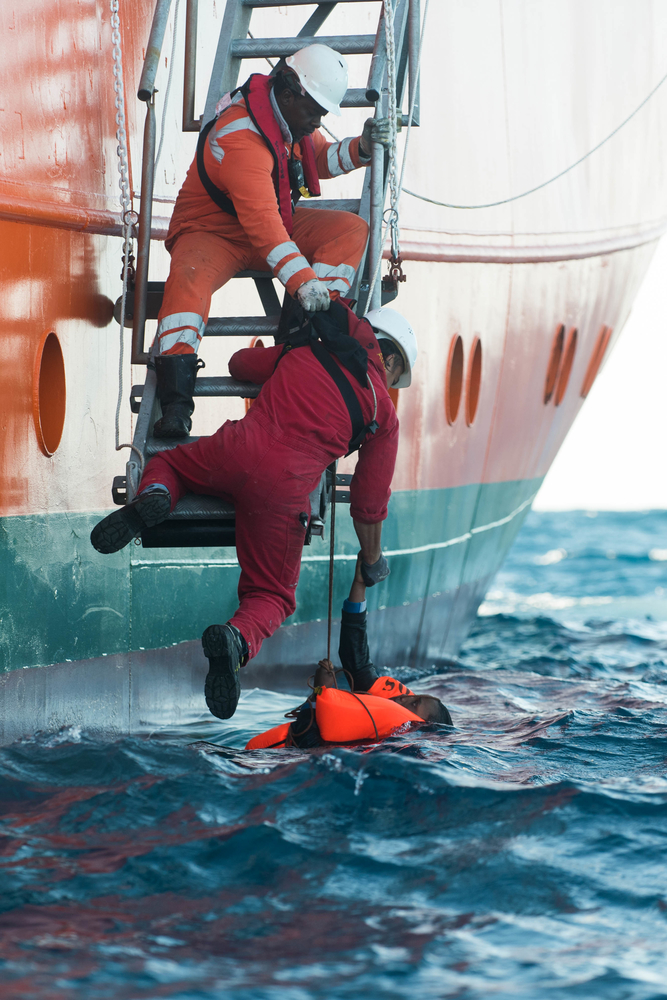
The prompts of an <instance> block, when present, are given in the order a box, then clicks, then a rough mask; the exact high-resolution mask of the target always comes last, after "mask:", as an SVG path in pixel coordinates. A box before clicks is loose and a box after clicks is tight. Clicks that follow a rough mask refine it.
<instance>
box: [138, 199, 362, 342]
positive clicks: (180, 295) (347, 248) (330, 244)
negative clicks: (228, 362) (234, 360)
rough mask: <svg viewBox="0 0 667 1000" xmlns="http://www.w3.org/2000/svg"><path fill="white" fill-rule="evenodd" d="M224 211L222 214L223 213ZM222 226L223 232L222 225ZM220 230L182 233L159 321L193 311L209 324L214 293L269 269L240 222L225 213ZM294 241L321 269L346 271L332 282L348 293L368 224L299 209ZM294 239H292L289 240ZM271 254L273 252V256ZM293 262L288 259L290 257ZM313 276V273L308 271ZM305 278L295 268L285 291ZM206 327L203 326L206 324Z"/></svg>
mask: <svg viewBox="0 0 667 1000" xmlns="http://www.w3.org/2000/svg"><path fill="white" fill-rule="evenodd" d="M220 215H221V216H222V215H223V213H222V212H221V213H220ZM222 225H224V227H225V228H224V231H223V230H222ZM222 225H221V231H220V232H219V233H218V232H213V231H210V230H202V231H198V232H196V233H183V235H182V236H179V237H178V239H177V240H176V242H175V243H174V245H173V247H172V250H171V268H170V271H169V277H168V279H167V283H166V286H165V290H164V297H163V300H162V307H161V309H160V313H159V317H158V318H159V320H160V321H162V319H166V318H167V317H168V316H172V315H175V314H178V313H180V314H183V313H191V314H192V313H194V314H196V315H197V316H198V317H199V318H200V319H201V321H202V323H203V325H204V326H205V325H206V322H207V320H208V316H209V309H210V306H211V296H212V294H213V292H214V291H215V290H216V289H218V288H220V287H221V286H222V285H224V284H226V282H228V281H229V279H230V278H233V277H234V275H235V274H236V272H237V271H242V270H245V269H253V270H254V269H257V270H263V271H266V270H267V262H266V260H265V259H264V258H263V257H262V256H261V255H260V254H259V253H258V252H257V251H256V250H255V249H254V248H253V247H252V245H251V243H250V241H249V239H248V237H247V236H246V234H245V232H244V231H243V229H242V228H241V225H240V223H238V222H236V220H234V219H232V217H231V216H226V217H224V218H223V219H222ZM292 235H293V245H296V247H297V248H298V251H299V252H300V254H301V255H303V257H305V258H306V260H307V261H314V262H315V263H316V264H318V265H320V266H321V267H323V268H334V270H335V269H337V268H340V267H341V265H343V268H344V272H341V274H340V275H337V276H336V277H335V278H334V281H341V282H342V283H343V286H344V287H337V286H335V285H333V286H332V285H329V287H330V288H331V289H332V291H334V290H337V291H341V292H342V293H343V294H345V293H346V291H347V289H348V288H349V285H348V284H347V283H346V275H348V274H351V275H352V276H353V275H354V272H355V271H356V269H357V267H358V266H359V261H360V260H361V257H362V254H363V252H364V249H365V247H366V239H367V237H368V226H367V225H366V222H365V221H364V220H363V219H360V218H359V216H358V215H352V214H351V213H350V212H330V211H326V210H320V209H312V208H297V210H296V212H295V213H294V232H293V234H292ZM290 243H292V241H290ZM281 248H285V252H284V253H283V254H282V255H281V257H278V259H277V260H276V264H280V262H281V261H282V259H283V257H286V256H289V255H290V254H291V253H295V251H293V250H292V248H291V246H290V248H289V250H288V249H287V241H286V242H285V243H283V244H279V246H278V247H276V248H274V249H275V250H276V252H280V249H281ZM272 253H273V251H271V253H270V254H269V256H271V254H272ZM288 263H289V262H288ZM306 274H307V276H308V278H312V272H311V271H310V270H309V271H307V272H306ZM302 282H303V272H299V271H297V272H296V273H295V274H291V275H290V276H289V277H287V279H286V287H287V291H288V292H289V293H290V295H295V294H296V290H297V288H298V287H299V285H300V284H302ZM202 332H203V329H202ZM193 349H194V347H193V346H191V345H190V344H188V343H185V342H184V341H179V342H177V343H175V345H174V346H173V347H170V348H168V349H166V350H162V351H161V353H163V354H183V353H191V352H192V351H193Z"/></svg>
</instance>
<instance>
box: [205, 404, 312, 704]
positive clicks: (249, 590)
mask: <svg viewBox="0 0 667 1000" xmlns="http://www.w3.org/2000/svg"><path fill="white" fill-rule="evenodd" d="M245 423H246V422H245V421H240V423H239V425H237V427H239V426H241V425H243V424H245ZM244 443H245V447H244V448H243V455H244V457H245V464H246V468H247V469H249V470H250V469H251V470H252V472H251V475H247V474H246V482H245V483H244V485H243V487H242V488H241V489H240V490H239V491H238V492H236V494H235V497H234V503H235V507H236V553H237V556H238V560H239V564H240V566H241V576H240V579H239V587H238V595H239V607H238V610H237V611H236V612H235V613H234V614H233V615H232V617H231V618H230V619H229V621H228V622H226V623H225V624H224V625H211V626H209V628H207V629H206V631H205V632H204V635H203V637H202V644H203V647H204V652H205V654H206V656H208V658H209V664H210V670H209V675H208V678H207V682H206V703H207V705H208V707H209V709H210V710H211V712H212V713H213V714H214V715H217V716H218V718H224V719H228V718H230V716H231V715H233V714H234V711H235V710H236V704H237V702H238V697H239V693H240V679H239V671H240V668H241V666H242V665H243V664H244V663H245V662H246V661H247V660H249V659H251V658H252V657H254V656H256V655H257V653H258V652H259V650H260V648H261V645H262V642H263V640H264V639H266V638H268V637H269V636H271V635H273V633H274V632H275V631H276V629H278V628H279V626H280V625H282V623H283V622H284V621H285V619H286V618H288V617H289V616H290V615H291V614H293V613H294V610H295V608H296V585H297V583H298V581H299V572H300V569H301V554H302V551H303V542H304V538H305V535H306V524H307V519H308V513H307V512H308V510H309V494H310V492H311V491H312V490H313V488H314V486H315V485H316V484H317V482H318V481H319V478H320V476H321V473H322V469H321V468H320V466H319V464H318V463H317V462H316V461H315V460H313V459H312V458H310V457H309V456H304V455H302V454H299V453H298V452H295V451H294V450H292V449H291V448H287V447H286V446H284V445H282V444H280V443H279V442H277V441H276V440H275V439H274V438H271V437H268V436H265V435H264V434H263V433H262V431H261V428H257V429H255V428H253V429H252V432H251V433H248V435H247V438H246V441H245V442H244ZM241 640H242V641H241Z"/></svg>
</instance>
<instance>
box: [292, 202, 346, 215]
mask: <svg viewBox="0 0 667 1000" xmlns="http://www.w3.org/2000/svg"><path fill="white" fill-rule="evenodd" d="M360 204H361V198H301V200H300V201H299V208H322V209H324V210H325V211H327V212H352V214H353V215H359V206H360Z"/></svg>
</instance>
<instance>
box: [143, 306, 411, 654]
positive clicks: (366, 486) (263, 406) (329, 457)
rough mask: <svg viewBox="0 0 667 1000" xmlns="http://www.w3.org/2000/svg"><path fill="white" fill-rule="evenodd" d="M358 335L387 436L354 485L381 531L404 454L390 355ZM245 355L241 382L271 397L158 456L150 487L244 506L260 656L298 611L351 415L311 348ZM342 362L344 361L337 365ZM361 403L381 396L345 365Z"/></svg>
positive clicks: (368, 450)
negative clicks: (316, 512)
mask: <svg viewBox="0 0 667 1000" xmlns="http://www.w3.org/2000/svg"><path fill="white" fill-rule="evenodd" d="M349 332H350V335H351V336H354V337H355V338H356V339H357V340H358V341H359V342H360V343H361V344H362V346H363V347H364V348H365V349H366V350H367V352H368V356H369V361H368V375H369V377H370V379H371V380H372V382H373V387H374V389H375V393H376V395H377V403H378V410H377V417H376V419H377V421H378V424H379V429H378V430H377V432H376V433H375V434H369V435H367V437H366V440H365V442H364V443H363V444H362V446H361V448H360V450H359V461H358V463H357V467H356V469H355V473H354V476H353V479H352V483H351V486H350V493H351V506H350V513H351V515H352V517H353V518H354V519H355V520H356V521H359V522H361V523H363V524H377V523H378V522H379V521H383V520H384V519H385V518H386V516H387V502H388V500H389V495H390V493H391V490H390V483H391V479H392V476H393V473H394V465H395V462H396V450H397V447H398V418H397V416H396V411H395V410H394V407H393V404H392V402H391V399H390V398H389V393H388V391H387V383H386V375H385V370H384V366H383V364H382V356H381V352H380V348H379V345H378V342H377V340H376V338H375V335H374V333H373V330H372V327H371V325H370V323H368V321H367V320H358V319H357V317H356V316H354V314H353V313H351V312H350V316H349ZM281 352H282V347H281V346H280V345H278V346H276V347H269V348H265V349H264V350H257V349H256V348H255V349H253V348H245V349H244V350H242V351H238V352H237V353H236V354H234V355H233V357H232V359H231V360H230V362H229V371H230V373H231V374H232V376H233V377H234V378H237V379H240V380H243V381H249V382H257V383H261V384H262V385H263V388H262V391H261V392H260V394H259V396H258V397H257V399H256V400H255V403H254V405H253V406H252V407H251V408H250V410H249V411H248V413H247V414H246V416H245V417H244V418H243V419H242V420H228V421H227V422H226V423H224V424H223V425H222V427H220V429H219V430H218V431H217V432H216V433H215V434H213V435H212V436H211V437H202V438H199V440H198V441H195V442H192V443H190V444H184V445H180V446H179V447H177V448H174V449H173V450H172V451H165V452H162V453H161V454H160V455H158V456H156V457H155V458H153V459H151V461H150V462H149V463H148V465H147V466H146V471H145V472H144V475H143V478H142V480H141V485H140V490H142V489H145V487H146V486H148V485H149V484H151V483H162V484H163V485H164V486H166V487H167V488H168V490H169V492H170V494H171V499H172V504H175V503H176V501H177V500H179V499H180V497H182V496H183V495H184V493H187V492H192V493H204V494H208V495H210V496H217V497H221V498H222V499H225V500H230V501H232V502H233V503H234V505H235V508H236V551H237V555H238V560H239V563H240V565H241V577H240V580H239V588H238V594H239V601H240V605H239V609H238V611H237V612H236V614H235V615H234V616H233V618H231V619H230V621H231V623H232V625H235V626H236V627H237V628H238V629H239V631H240V632H241V634H242V635H243V637H244V638H245V640H246V642H247V643H248V648H249V651H250V657H253V656H256V655H257V653H258V652H259V649H260V646H261V644H262V640H263V639H266V638H267V637H268V636H270V635H273V633H274V632H275V631H276V629H277V628H278V627H279V626H280V625H281V624H282V622H283V621H284V620H285V618H287V617H288V616H289V615H291V614H293V613H294V610H295V607H296V599H295V590H296V585H297V583H298V581H299V571H300V569H301V552H302V549H303V541H304V537H305V528H304V526H303V524H302V523H301V521H300V520H299V515H300V514H302V513H307V514H309V513H310V507H309V495H310V493H311V492H312V490H314V489H315V487H316V486H317V484H318V482H319V479H320V476H321V475H322V473H323V471H324V470H325V469H326V467H327V466H328V465H330V464H331V462H333V461H334V460H335V459H338V458H340V457H341V456H342V455H344V454H345V453H346V452H347V449H348V443H349V440H350V436H351V423H350V417H349V414H348V411H347V408H346V406H345V403H344V402H343V398H342V396H341V394H340V390H339V389H338V387H337V386H336V384H335V383H334V381H333V379H332V378H331V376H330V375H329V374H328V373H327V372H326V370H325V369H324V368H323V366H322V365H321V363H320V362H319V361H318V360H317V358H315V356H314V355H313V353H312V351H311V350H310V348H309V347H299V348H295V349H293V350H291V351H289V352H288V353H287V354H285V356H284V357H283V358H282V360H281V361H280V363H279V364H278V367H277V368H276V370H275V372H274V367H275V365H276V362H277V360H278V358H279V357H280V354H281ZM336 363H338V362H336ZM341 371H342V372H343V373H344V375H345V376H346V378H348V379H349V381H350V383H351V385H352V386H353V388H354V391H355V393H356V395H357V398H358V399H359V402H360V404H361V410H362V414H363V418H364V422H365V423H366V424H369V423H370V422H371V420H372V417H373V395H372V393H371V391H370V389H369V388H362V387H361V386H360V385H359V383H358V382H357V380H356V379H355V378H353V377H352V376H351V375H350V374H349V372H348V371H347V370H346V369H345V368H343V367H342V366H341Z"/></svg>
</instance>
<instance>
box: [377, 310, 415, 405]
mask: <svg viewBox="0 0 667 1000" xmlns="http://www.w3.org/2000/svg"><path fill="white" fill-rule="evenodd" d="M365 318H366V319H367V320H368V322H369V323H370V324H371V326H372V327H373V329H374V330H375V332H376V334H380V336H379V337H378V340H381V339H382V337H386V338H387V339H388V340H391V341H392V342H393V343H394V344H396V346H397V348H398V350H399V353H400V355H401V357H402V358H403V364H404V365H405V371H404V372H403V374H402V375H401V377H400V378H399V380H398V382H397V383H396V385H395V386H394V388H395V389H407V387H408V386H409V385H410V383H411V382H412V369H413V368H414V364H415V361H416V360H417V338H416V337H415V333H414V330H413V329H412V327H411V326H410V324H409V323H408V321H407V319H406V318H405V316H401V314H400V313H399V312H396V310H395V309H390V308H389V306H384V308H383V309H371V311H370V312H368V313H366V317H365Z"/></svg>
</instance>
